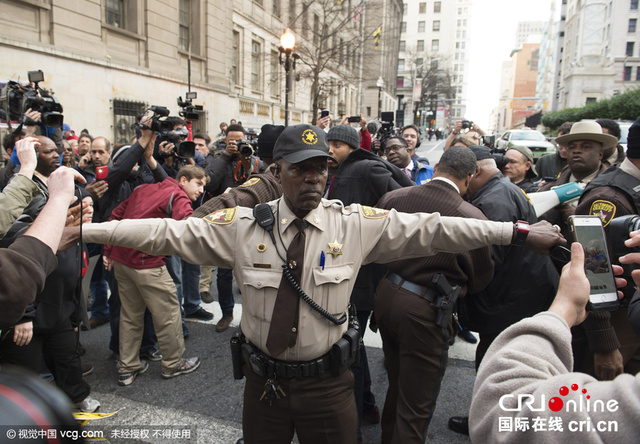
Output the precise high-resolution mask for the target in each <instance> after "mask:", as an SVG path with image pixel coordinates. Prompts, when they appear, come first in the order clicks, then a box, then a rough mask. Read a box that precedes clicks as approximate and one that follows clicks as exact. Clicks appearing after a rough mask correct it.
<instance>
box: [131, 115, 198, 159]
mask: <svg viewBox="0 0 640 444" xmlns="http://www.w3.org/2000/svg"><path fill="white" fill-rule="evenodd" d="M169 112H170V111H169V109H168V108H165V107H164V106H156V105H154V106H150V107H149V108H148V109H147V113H146V114H147V115H149V114H150V113H151V115H150V116H149V117H150V118H151V124H150V125H147V124H143V123H140V122H138V123H136V124H134V127H136V128H139V129H141V130H151V131H153V132H156V133H159V136H160V137H159V138H158V143H161V142H164V141H167V142H170V143H173V144H174V145H175V148H174V149H173V150H172V151H171V152H169V153H164V152H162V151H161V152H160V155H161V156H162V157H170V156H175V157H177V158H179V159H193V158H194V157H195V156H196V144H195V143H193V142H192V141H189V140H184V139H186V138H187V137H189V131H188V130H187V129H186V128H178V129H176V130H174V129H173V126H174V125H173V122H171V121H169V120H166V118H167V117H168V116H169Z"/></svg>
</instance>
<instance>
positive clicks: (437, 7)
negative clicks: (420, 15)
mask: <svg viewBox="0 0 640 444" xmlns="http://www.w3.org/2000/svg"><path fill="white" fill-rule="evenodd" d="M441 4H442V2H435V3H434V4H433V12H440V8H441Z"/></svg>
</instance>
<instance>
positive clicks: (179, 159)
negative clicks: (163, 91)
mask: <svg viewBox="0 0 640 444" xmlns="http://www.w3.org/2000/svg"><path fill="white" fill-rule="evenodd" d="M164 124H165V125H171V124H173V126H172V130H171V131H167V132H165V133H160V134H158V138H157V139H156V149H157V151H155V152H157V156H156V155H155V154H154V156H156V159H157V160H158V161H159V162H160V164H161V165H162V167H163V168H164V170H165V171H166V172H167V174H168V175H169V177H172V178H174V179H175V177H176V176H177V174H178V171H180V168H182V167H183V166H185V165H201V164H204V157H203V156H202V155H201V154H200V153H199V152H198V151H197V150H196V151H195V153H193V157H191V156H190V155H189V156H183V153H182V152H181V151H182V150H181V149H180V145H181V144H182V143H184V142H186V141H187V138H188V137H189V130H187V122H185V121H184V120H183V119H181V118H180V117H177V116H168V117H167V118H166V119H165V121H164Z"/></svg>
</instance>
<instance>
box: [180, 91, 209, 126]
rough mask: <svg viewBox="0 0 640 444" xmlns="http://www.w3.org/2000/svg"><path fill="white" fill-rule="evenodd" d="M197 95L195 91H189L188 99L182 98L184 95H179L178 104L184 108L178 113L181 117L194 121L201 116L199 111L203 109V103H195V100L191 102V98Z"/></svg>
mask: <svg viewBox="0 0 640 444" xmlns="http://www.w3.org/2000/svg"><path fill="white" fill-rule="evenodd" d="M196 97H197V93H195V92H188V93H187V100H182V96H180V97H178V106H179V107H180V108H182V110H180V112H179V113H178V114H179V115H180V117H182V118H183V119H185V120H189V121H192V122H193V121H195V120H198V118H199V117H200V114H199V113H198V111H202V109H203V108H202V105H194V104H193V102H191V99H195V98H196Z"/></svg>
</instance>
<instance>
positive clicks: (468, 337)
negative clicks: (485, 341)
mask: <svg viewBox="0 0 640 444" xmlns="http://www.w3.org/2000/svg"><path fill="white" fill-rule="evenodd" d="M458 336H460V337H461V338H462V339H464V340H465V341H467V342H468V343H469V344H475V343H476V342H478V338H476V337H475V336H474V335H473V333H471V332H470V331H469V330H460V331H459V332H458Z"/></svg>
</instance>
